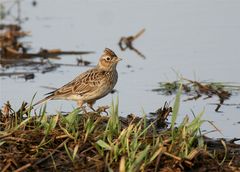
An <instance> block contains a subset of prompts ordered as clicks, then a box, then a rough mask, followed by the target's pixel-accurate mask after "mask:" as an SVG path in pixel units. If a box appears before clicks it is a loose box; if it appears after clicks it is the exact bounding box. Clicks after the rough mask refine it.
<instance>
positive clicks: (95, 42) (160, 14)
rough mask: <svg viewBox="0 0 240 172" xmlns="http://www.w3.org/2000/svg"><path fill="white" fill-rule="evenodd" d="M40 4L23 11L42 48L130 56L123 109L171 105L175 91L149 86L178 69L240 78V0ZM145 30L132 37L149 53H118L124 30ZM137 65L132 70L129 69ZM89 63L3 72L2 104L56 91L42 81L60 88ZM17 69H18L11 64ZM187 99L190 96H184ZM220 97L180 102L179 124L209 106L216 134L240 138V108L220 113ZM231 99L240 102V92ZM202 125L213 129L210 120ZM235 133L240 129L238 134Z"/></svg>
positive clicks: (61, 107)
mask: <svg viewBox="0 0 240 172" xmlns="http://www.w3.org/2000/svg"><path fill="white" fill-rule="evenodd" d="M37 2H38V4H37V6H36V7H33V6H32V5H31V2H30V1H23V3H22V16H23V17H24V16H25V17H28V18H29V19H28V21H26V22H24V24H23V28H24V30H26V31H31V33H32V35H31V37H27V38H24V39H23V40H24V41H27V42H28V41H29V42H31V44H32V48H33V51H38V50H39V48H41V47H42V48H48V49H54V48H60V49H62V50H79V51H81V50H83V51H85V50H86V51H88V50H89V51H91V50H92V51H95V52H96V53H95V54H91V55H86V56H83V57H84V59H86V60H89V61H91V62H93V64H96V62H97V60H98V57H99V56H100V54H101V53H102V51H103V49H104V48H105V47H109V48H111V49H113V50H114V51H115V52H116V54H117V55H119V56H120V57H122V58H123V59H124V60H123V61H122V62H121V63H120V64H119V65H118V71H119V80H118V83H117V86H116V89H117V90H118V96H119V101H120V107H119V109H120V112H121V114H122V115H127V114H130V113H134V114H140V115H141V114H143V111H145V112H146V113H148V112H151V111H154V110H156V109H157V108H159V107H162V106H163V104H164V102H165V101H168V102H171V103H173V100H174V96H163V95H160V94H157V93H156V92H151V89H153V88H156V87H157V86H158V82H160V81H172V80H175V79H176V74H175V71H177V72H178V73H180V74H182V75H183V76H184V77H186V78H189V79H193V80H194V79H196V80H199V81H206V80H207V81H216V82H218V81H222V82H235V83H240V77H239V73H240V68H239V67H240V58H239V56H240V48H239V45H240V20H239V17H240V10H239V9H240V1H235V0H221V1H219V0H213V1H208V0H197V1H190V0H183V1H178V0H168V1H154V0H151V1H139V0H133V1H117V0H113V1H109V0H98V1H93V0H82V1H78V0H68V1H66V0H52V1H48V0H41V1H37ZM142 28H146V32H145V33H144V34H143V35H142V36H141V37H140V38H138V39H137V40H136V42H134V45H135V47H136V48H138V49H139V50H140V51H141V52H142V53H143V54H144V55H145V56H146V57H147V58H146V59H145V60H143V59H141V58H140V57H139V56H138V55H137V54H136V53H134V52H131V51H129V50H127V51H124V52H122V51H120V49H119V47H118V45H117V43H118V41H119V39H120V37H121V36H129V35H133V34H135V33H137V32H138V31H139V30H140V29H142ZM77 57H79V56H73V57H72V56H66V57H64V56H63V59H62V60H61V62H63V63H75V61H76V58H77ZM127 65H131V66H132V67H131V68H127ZM86 69H87V67H61V68H58V69H57V70H56V71H54V72H51V73H47V74H41V73H37V74H36V77H35V79H34V80H31V81H27V82H25V81H24V80H23V79H16V78H0V82H1V84H0V86H1V92H0V101H1V102H0V105H1V106H2V104H3V103H4V102H6V101H7V100H10V102H11V104H12V105H13V107H14V108H17V107H19V106H20V104H21V102H22V101H28V102H29V101H30V100H31V98H32V96H33V95H34V93H35V92H37V95H36V98H35V100H39V99H41V98H43V95H44V94H45V93H47V92H49V91H51V90H47V89H45V88H42V87H41V86H50V87H60V86H62V85H63V84H65V83H66V82H68V81H70V80H71V79H73V78H74V77H75V76H77V75H78V74H79V73H81V72H83V71H85V70H86ZM13 70H14V69H13ZM116 97H117V94H114V95H108V96H107V97H105V98H103V99H101V100H99V101H98V102H97V103H96V104H95V106H96V107H97V106H101V105H109V104H110V103H111V100H112V98H113V99H116ZM182 99H184V97H183V98H182ZM209 103H218V100H217V98H213V99H208V100H202V99H200V100H197V101H189V102H182V103H181V107H180V116H179V119H178V122H180V121H181V120H182V119H183V117H184V116H185V115H186V114H188V115H189V116H190V117H191V116H192V113H191V110H193V111H194V113H195V114H198V113H199V112H201V111H202V110H203V109H204V108H205V114H204V117H203V118H204V119H206V120H210V121H213V122H214V124H215V125H216V126H217V127H218V128H219V129H220V130H221V131H222V133H223V135H221V134H220V133H216V132H215V133H211V134H210V136H212V137H240V132H237V131H240V124H239V121H240V108H236V107H231V106H223V107H222V108H221V110H222V111H223V113H216V112H215V111H214V109H215V106H213V105H210V104H209ZM225 103H238V104H239V103H240V96H239V95H235V96H233V97H231V98H230V100H228V101H226V102H225ZM75 106H76V104H75V103H74V102H68V101H51V102H49V103H48V112H56V111H68V110H71V109H72V108H74V107H75ZM203 129H206V130H212V129H214V128H213V127H211V126H210V125H209V124H205V125H204V127H203ZM233 131H235V132H233Z"/></svg>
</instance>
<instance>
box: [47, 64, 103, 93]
mask: <svg viewBox="0 0 240 172" xmlns="http://www.w3.org/2000/svg"><path fill="white" fill-rule="evenodd" d="M104 75H105V71H101V70H99V69H98V70H96V69H91V70H88V71H86V72H84V73H82V74H81V75H79V76H78V77H76V78H75V79H74V80H72V81H71V82H69V83H68V84H66V85H64V86H63V87H61V88H59V89H57V90H55V91H53V92H51V93H49V94H51V95H54V97H56V98H57V97H65V96H66V97H67V96H70V95H76V94H78V95H84V94H85V93H88V92H92V91H93V90H96V89H97V88H98V86H99V85H100V84H101V83H102V82H103V81H104V80H105V76H104Z"/></svg>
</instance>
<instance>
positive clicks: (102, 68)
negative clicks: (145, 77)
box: [34, 48, 121, 109]
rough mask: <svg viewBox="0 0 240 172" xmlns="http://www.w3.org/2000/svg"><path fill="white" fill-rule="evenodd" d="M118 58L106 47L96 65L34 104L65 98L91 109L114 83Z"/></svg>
mask: <svg viewBox="0 0 240 172" xmlns="http://www.w3.org/2000/svg"><path fill="white" fill-rule="evenodd" d="M120 60H121V58H119V57H117V55H116V54H115V53H114V52H113V51H112V50H110V49H109V48H106V49H105V50H104V52H103V54H102V56H101V57H100V59H99V62H98V65H97V66H96V67H94V68H93V69H90V70H87V71H86V72H84V73H82V74H80V75H79V76H78V77H76V78H75V79H74V80H72V81H71V82H69V83H67V84H66V85H64V86H62V87H61V88H58V89H56V90H55V91H52V92H50V93H47V94H46V95H48V96H47V97H45V98H44V99H42V100H40V101H39V102H37V103H35V104H34V106H35V105H37V104H41V103H44V102H46V101H48V100H57V99H65V100H74V101H77V104H78V106H79V107H82V105H83V104H84V103H87V104H88V105H89V107H90V108H91V109H93V107H92V106H93V104H94V103H95V101H96V100H98V99H100V98H102V97H104V96H106V95H107V94H108V93H110V92H111V91H112V90H113V88H114V86H115V85H116V83H117V79H118V73H117V69H116V67H117V64H118V62H119V61H120Z"/></svg>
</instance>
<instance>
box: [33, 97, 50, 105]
mask: <svg viewBox="0 0 240 172" xmlns="http://www.w3.org/2000/svg"><path fill="white" fill-rule="evenodd" d="M53 97H54V96H53V95H49V96H47V97H45V98H44V99H42V100H40V101H38V102H37V103H35V104H34V105H33V106H36V105H39V104H43V103H45V102H47V101H48V100H51V99H53Z"/></svg>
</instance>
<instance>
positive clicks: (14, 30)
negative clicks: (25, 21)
mask: <svg viewBox="0 0 240 172" xmlns="http://www.w3.org/2000/svg"><path fill="white" fill-rule="evenodd" d="M29 33H30V32H25V31H22V30H21V26H20V25H16V24H9V25H5V24H1V25H0V55H1V58H0V65H1V67H3V68H5V69H8V68H10V67H19V66H23V67H26V66H31V67H32V66H38V70H39V69H40V68H39V67H40V66H42V71H41V72H42V73H46V72H50V71H53V70H55V69H56V68H58V67H60V66H62V65H68V64H60V63H58V64H57V63H51V62H50V59H54V60H59V59H61V58H60V57H59V56H61V55H85V54H90V53H94V52H92V51H62V50H60V49H43V48H41V49H40V50H39V52H37V53H32V52H29V49H30V47H28V46H27V45H25V44H24V43H23V42H21V41H20V39H21V38H22V37H25V36H28V35H29ZM90 63H91V62H89V61H85V60H77V64H76V65H73V64H72V65H70V64H69V65H68V66H80V65H81V66H89V65H90ZM49 65H50V66H49ZM10 75H18V74H17V73H16V72H15V73H11V74H9V73H5V72H3V73H1V74H0V76H10ZM32 76H33V75H31V77H30V76H29V75H28V76H27V77H26V78H31V79H32V78H34V77H32Z"/></svg>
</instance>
